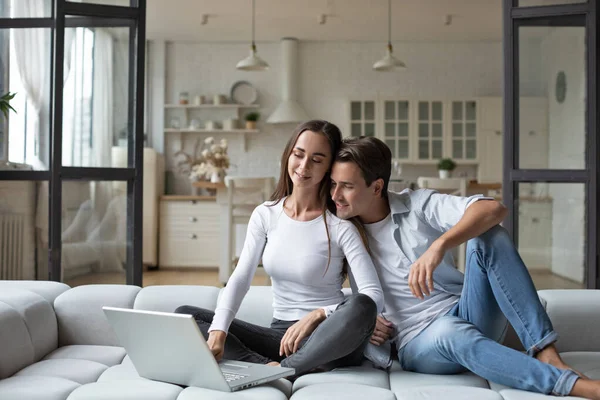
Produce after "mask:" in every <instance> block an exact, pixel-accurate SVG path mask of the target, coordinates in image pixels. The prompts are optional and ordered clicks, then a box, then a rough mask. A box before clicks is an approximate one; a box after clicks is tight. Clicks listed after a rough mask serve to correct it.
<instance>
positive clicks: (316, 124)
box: [270, 120, 342, 275]
mask: <svg viewBox="0 0 600 400" xmlns="http://www.w3.org/2000/svg"><path fill="white" fill-rule="evenodd" d="M306 131H312V132H315V133H319V134H321V135H323V136H325V138H326V139H327V141H328V142H329V147H330V151H331V160H330V164H329V168H327V172H326V173H325V176H324V177H323V179H322V180H321V183H320V184H319V194H318V196H319V202H320V205H321V209H322V210H323V211H322V214H321V215H322V216H323V221H324V222H325V232H327V245H328V252H329V253H328V256H327V268H326V269H325V272H324V274H323V275H325V274H326V273H327V270H328V269H329V263H330V262H331V238H330V236H329V228H328V226H327V210H328V209H331V208H332V207H333V208H334V209H335V205H334V204H333V201H332V200H331V197H330V196H329V193H330V188H331V176H330V174H331V166H332V165H333V161H334V160H335V156H336V154H337V152H338V150H339V149H340V146H341V144H342V133H341V132H340V129H339V128H338V127H337V126H335V125H334V124H332V123H330V122H327V121H323V120H312V121H307V122H304V123H302V124H300V125H298V126H297V127H296V129H294V133H293V134H292V136H291V137H290V140H288V142H287V145H286V146H285V149H284V150H283V154H282V155H281V171H280V172H279V181H278V182H277V187H276V188H275V191H274V192H273V194H272V195H271V199H270V200H271V201H272V202H273V203H272V204H271V205H276V204H278V203H279V202H280V201H281V200H282V199H283V198H284V197H287V196H289V195H290V194H292V191H293V190H294V184H293V182H292V178H290V175H289V174H288V162H289V159H290V155H291V154H292V151H293V150H294V146H295V145H296V141H297V140H298V137H299V136H300V135H301V134H302V133H304V132H306Z"/></svg>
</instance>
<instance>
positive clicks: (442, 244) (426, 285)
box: [408, 200, 508, 299]
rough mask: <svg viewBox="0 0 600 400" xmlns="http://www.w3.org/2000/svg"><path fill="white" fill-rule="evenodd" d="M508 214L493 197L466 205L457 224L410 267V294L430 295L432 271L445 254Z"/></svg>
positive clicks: (497, 222) (418, 295)
mask: <svg viewBox="0 0 600 400" xmlns="http://www.w3.org/2000/svg"><path fill="white" fill-rule="evenodd" d="M507 213H508V210H507V209H506V207H504V205H502V204H501V203H499V202H497V201H495V200H479V201H476V202H475V203H473V204H471V205H470V206H469V207H467V209H466V210H465V213H464V215H463V216H462V218H460V220H459V221H458V222H457V223H456V225H454V226H453V227H452V228H450V229H448V230H447V231H446V232H445V233H444V234H442V235H441V236H440V237H439V238H438V239H436V240H435V241H434V242H433V243H432V245H431V246H430V247H429V249H427V251H426V252H425V253H423V255H422V256H421V257H419V259H418V260H417V261H415V263H414V264H413V265H412V266H411V269H410V273H409V276H408V285H409V287H410V289H411V291H412V293H413V295H415V296H416V297H418V298H420V299H423V298H424V295H425V296H429V294H430V293H431V291H432V290H433V271H434V270H435V269H436V268H437V267H438V265H440V263H441V262H442V259H443V258H444V254H445V253H446V252H447V251H448V250H451V249H453V248H454V247H457V246H459V245H461V244H462V243H464V242H466V241H468V240H469V239H472V238H474V237H477V236H479V235H481V234H482V233H484V232H487V231H488V230H489V229H490V228H492V227H493V226H496V225H498V224H499V223H500V222H502V220H503V219H504V218H505V217H506V214H507Z"/></svg>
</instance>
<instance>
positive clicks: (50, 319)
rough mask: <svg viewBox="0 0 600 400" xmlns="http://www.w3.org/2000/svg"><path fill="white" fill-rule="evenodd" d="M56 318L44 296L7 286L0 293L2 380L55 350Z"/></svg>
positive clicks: (0, 364) (0, 376) (56, 338)
mask: <svg viewBox="0 0 600 400" xmlns="http://www.w3.org/2000/svg"><path fill="white" fill-rule="evenodd" d="M57 341H58V331H57V325H56V316H55V315H54V310H53V309H52V306H51V305H50V303H48V302H47V301H46V299H44V298H43V297H42V296H40V295H38V294H36V293H34V292H31V291H28V290H22V289H15V288H10V287H5V288H4V289H2V291H1V292H0V354H2V357H0V379H2V378H6V377H9V376H11V375H12V374H14V373H15V372H17V371H18V370H19V369H21V368H23V367H25V366H27V365H29V364H31V363H33V362H35V361H38V360H40V359H41V358H42V357H44V356H45V355H46V354H48V353H49V352H51V351H52V350H54V349H56V346H57Z"/></svg>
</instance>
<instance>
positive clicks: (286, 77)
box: [267, 38, 309, 124]
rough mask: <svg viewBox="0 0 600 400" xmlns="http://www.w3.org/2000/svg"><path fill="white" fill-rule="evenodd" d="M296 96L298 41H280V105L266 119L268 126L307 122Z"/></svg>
mask: <svg viewBox="0 0 600 400" xmlns="http://www.w3.org/2000/svg"><path fill="white" fill-rule="evenodd" d="M297 96H298V39H296V38H283V39H281V104H279V106H277V108H276V109H275V111H274V112H273V114H271V115H270V116H269V118H267V123H270V124H286V123H298V122H304V121H307V120H308V119H309V118H308V115H307V114H306V111H304V109H303V108H302V106H301V105H300V104H298V101H297V100H296V99H297Z"/></svg>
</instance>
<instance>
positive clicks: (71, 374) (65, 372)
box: [15, 359, 107, 385]
mask: <svg viewBox="0 0 600 400" xmlns="http://www.w3.org/2000/svg"><path fill="white" fill-rule="evenodd" d="M106 368H107V366H106V365H104V364H100V363H97V362H94V361H89V360H64V359H62V360H61V359H56V360H43V361H40V362H36V363H35V364H32V365H30V366H28V367H26V368H23V369H22V370H20V371H19V372H17V373H16V374H15V376H51V377H56V378H64V379H68V380H71V381H73V382H77V383H79V384H82V385H83V384H86V383H91V382H96V381H97V380H98V378H99V377H100V375H102V373H103V372H104V371H105V370H106Z"/></svg>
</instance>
